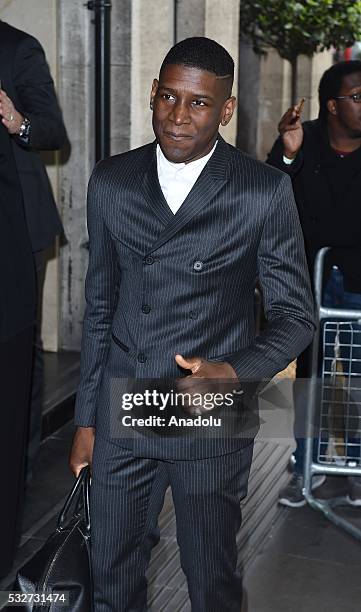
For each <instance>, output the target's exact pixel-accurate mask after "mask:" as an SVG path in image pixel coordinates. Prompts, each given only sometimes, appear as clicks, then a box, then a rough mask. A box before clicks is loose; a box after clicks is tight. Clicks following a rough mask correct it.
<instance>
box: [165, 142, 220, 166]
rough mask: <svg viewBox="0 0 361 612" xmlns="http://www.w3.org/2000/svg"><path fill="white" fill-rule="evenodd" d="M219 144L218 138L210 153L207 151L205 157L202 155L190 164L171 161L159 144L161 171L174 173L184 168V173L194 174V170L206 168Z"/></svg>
mask: <svg viewBox="0 0 361 612" xmlns="http://www.w3.org/2000/svg"><path fill="white" fill-rule="evenodd" d="M217 144H218V140H216V142H215V143H214V146H213V147H212V150H211V151H210V152H209V153H207V155H204V156H203V157H200V158H199V159H196V160H195V161H192V162H189V163H188V164H186V163H184V162H181V163H175V162H171V161H169V159H167V158H166V156H165V155H164V153H163V151H162V149H161V148H160V146H159V144H157V162H158V168H159V169H161V171H164V172H172V173H176V172H178V171H179V170H183V172H184V174H187V175H188V174H189V175H191V174H193V172H195V171H197V170H199V169H203V168H204V166H205V165H206V163H207V162H208V160H209V159H210V158H211V157H212V155H213V153H214V151H215V148H216V146H217ZM183 172H182V174H183Z"/></svg>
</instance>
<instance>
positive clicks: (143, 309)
mask: <svg viewBox="0 0 361 612" xmlns="http://www.w3.org/2000/svg"><path fill="white" fill-rule="evenodd" d="M150 311H151V308H150V306H148V304H143V306H142V312H143V313H144V314H149V313H150Z"/></svg>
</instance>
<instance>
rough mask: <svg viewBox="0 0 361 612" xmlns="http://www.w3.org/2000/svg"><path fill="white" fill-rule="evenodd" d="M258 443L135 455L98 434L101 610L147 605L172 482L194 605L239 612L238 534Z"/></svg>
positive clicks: (200, 610) (94, 501) (135, 610)
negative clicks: (208, 453) (187, 454)
mask: <svg viewBox="0 0 361 612" xmlns="http://www.w3.org/2000/svg"><path fill="white" fill-rule="evenodd" d="M252 452H253V444H251V445H249V446H248V447H246V448H244V449H243V450H241V451H238V452H235V453H231V454H228V455H223V456H220V457H212V458H208V459H193V460H191V461H172V462H170V461H161V460H153V459H146V458H134V457H133V455H132V453H131V451H129V450H126V449H123V448H121V447H120V446H118V445H116V444H112V443H111V442H109V441H107V440H105V439H103V438H101V437H100V436H97V437H96V442H95V448H94V455H93V474H92V487H91V519H92V568H93V576H94V598H95V608H94V611H95V612H146V610H147V581H146V578H145V573H146V569H147V567H148V563H149V559H150V555H151V550H152V548H153V546H155V544H157V542H158V541H159V537H160V532H159V528H158V516H159V513H160V511H161V509H162V506H163V501H164V495H165V492H166V489H167V487H168V486H170V487H171V489H172V495H173V502H174V507H175V513H176V520H177V541H178V545H179V549H180V561H181V566H182V569H183V571H184V573H185V575H186V578H187V582H188V590H189V596H190V599H191V603H192V611H193V612H240V611H241V604H242V580H241V576H240V574H239V573H238V571H237V568H236V566H237V546H236V535H237V532H238V530H239V528H240V526H241V519H242V517H241V508H240V501H241V500H242V499H243V498H244V497H245V496H246V494H247V483H248V476H249V470H250V466H251V461H252Z"/></svg>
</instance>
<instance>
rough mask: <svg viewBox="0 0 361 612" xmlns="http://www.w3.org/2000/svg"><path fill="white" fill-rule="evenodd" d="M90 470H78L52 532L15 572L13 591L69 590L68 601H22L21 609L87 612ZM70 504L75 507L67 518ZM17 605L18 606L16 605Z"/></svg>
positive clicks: (90, 606)
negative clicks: (63, 603) (37, 602)
mask: <svg viewBox="0 0 361 612" xmlns="http://www.w3.org/2000/svg"><path fill="white" fill-rule="evenodd" d="M89 493H90V470H89V467H88V466H87V467H85V468H83V469H82V471H81V472H80V474H79V476H78V478H77V480H76V482H75V484H74V486H73V488H72V490H71V492H70V494H69V497H68V499H67V500H66V502H65V505H64V507H63V510H62V511H61V513H60V515H59V519H58V526H57V528H56V530H55V532H54V533H53V534H52V535H51V536H50V537H49V538H48V540H47V541H46V542H45V544H44V546H43V547H42V548H41V549H40V550H39V551H38V552H37V553H36V555H35V556H34V557H33V558H32V559H31V560H30V561H29V562H28V563H26V565H24V566H23V567H22V568H21V569H20V570H19V572H18V574H17V577H16V582H15V585H14V591H21V592H22V593H39V592H46V593H59V592H66V593H68V594H69V605H68V606H65V607H64V605H62V606H61V605H60V604H59V603H55V602H52V603H49V604H47V605H45V606H44V605H41V606H39V605H36V604H34V603H32V604H30V603H29V604H24V605H22V606H21V610H23V612H28V611H32V612H45V611H46V612H70V611H71V612H91V611H92V610H93V602H92V599H93V588H92V578H91V565H90V514H89ZM71 507H74V508H75V511H74V512H73V515H72V517H71V518H70V519H69V511H70V509H71ZM17 609H19V608H17Z"/></svg>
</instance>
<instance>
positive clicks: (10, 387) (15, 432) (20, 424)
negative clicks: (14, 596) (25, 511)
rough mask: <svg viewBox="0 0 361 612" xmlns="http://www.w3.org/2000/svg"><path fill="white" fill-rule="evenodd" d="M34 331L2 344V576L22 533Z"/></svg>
mask: <svg viewBox="0 0 361 612" xmlns="http://www.w3.org/2000/svg"><path fill="white" fill-rule="evenodd" d="M32 342H33V328H32V327H31V328H29V329H26V330H24V331H22V332H21V333H19V334H17V335H16V336H14V337H13V338H11V339H10V340H8V341H6V342H0V414H1V426H0V482H1V504H0V576H4V575H6V574H7V573H8V572H9V571H10V569H11V566H12V563H13V558H14V553H15V548H16V543H17V539H18V536H19V533H20V524H21V516H22V504H23V492H24V467H25V448H26V432H27V426H28V415H29V391H30V373H31V357H32Z"/></svg>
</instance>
